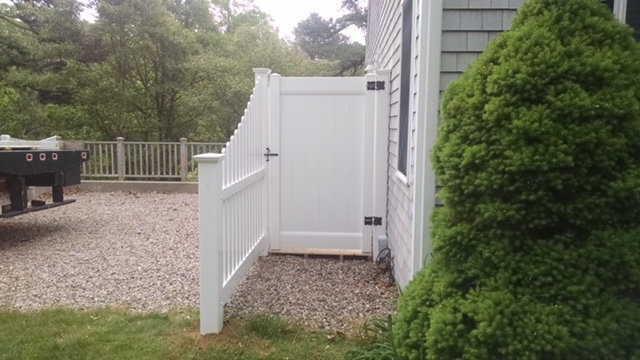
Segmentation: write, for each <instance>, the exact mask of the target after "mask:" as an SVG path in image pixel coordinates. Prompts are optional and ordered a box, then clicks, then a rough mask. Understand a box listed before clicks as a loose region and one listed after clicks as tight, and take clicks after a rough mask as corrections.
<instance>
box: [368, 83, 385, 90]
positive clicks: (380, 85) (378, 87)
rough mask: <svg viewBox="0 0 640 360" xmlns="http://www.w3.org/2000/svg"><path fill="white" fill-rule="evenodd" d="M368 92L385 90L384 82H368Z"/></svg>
mask: <svg viewBox="0 0 640 360" xmlns="http://www.w3.org/2000/svg"><path fill="white" fill-rule="evenodd" d="M367 90H373V91H375V90H384V81H367Z"/></svg>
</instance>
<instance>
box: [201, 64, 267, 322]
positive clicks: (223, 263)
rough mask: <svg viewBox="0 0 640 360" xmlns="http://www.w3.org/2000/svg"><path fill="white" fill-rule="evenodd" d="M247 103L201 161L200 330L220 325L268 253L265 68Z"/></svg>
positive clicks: (257, 71) (257, 77) (260, 71)
mask: <svg viewBox="0 0 640 360" xmlns="http://www.w3.org/2000/svg"><path fill="white" fill-rule="evenodd" d="M254 72H255V77H256V82H255V87H254V89H253V94H252V95H251V97H250V99H249V103H248V104H247V109H246V110H245V112H244V115H243V117H242V119H241V121H240V124H239V125H238V128H237V129H236V130H235V132H234V134H233V136H232V137H231V139H230V140H229V142H227V143H226V146H225V147H224V149H223V150H222V154H203V155H198V156H196V157H195V160H196V161H197V162H198V165H199V166H200V167H199V169H200V172H199V201H200V215H199V216H200V332H201V333H202V334H210V333H219V332H220V330H222V319H223V310H222V309H223V306H224V303H226V302H227V301H228V300H229V298H230V297H231V294H232V293H233V291H234V290H235V289H236V288H237V286H238V284H239V283H240V282H241V281H242V279H243V278H244V276H245V275H246V273H247V272H248V271H249V269H250V267H251V265H253V264H254V263H255V262H256V260H257V259H258V257H259V256H260V255H262V254H266V252H267V249H268V244H267V239H266V238H267V216H266V211H267V204H266V199H267V191H268V188H267V176H266V162H265V159H264V156H263V154H264V150H265V148H266V147H267V146H266V140H267V135H268V134H267V130H268V116H269V111H268V104H269V103H268V96H269V94H268V81H269V78H268V77H269V72H270V71H269V70H268V69H254Z"/></svg>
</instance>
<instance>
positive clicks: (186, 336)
mask: <svg viewBox="0 0 640 360" xmlns="http://www.w3.org/2000/svg"><path fill="white" fill-rule="evenodd" d="M198 326H199V319H198V315H197V312H196V311H183V312H180V311H174V312H170V313H168V314H149V315H136V314H132V313H130V312H127V311H125V310H118V309H103V310H92V311H75V310H64V309H57V310H44V311H38V312H17V311H2V310H0V359H2V360H4V359H52V360H55V359H65V360H66V359H69V360H72V359H83V360H85V359H86V360H89V359H176V360H177V359H212V360H214V359H220V360H222V359H225V360H231V359H246V360H249V359H280V360H284V359H291V360H294V359H305V360H307V359H343V358H345V355H346V354H347V352H348V351H349V350H351V349H354V348H356V347H357V346H360V345H361V344H362V339H358V338H347V337H346V336H342V335H339V334H332V333H327V332H320V331H314V330H310V329H307V328H303V327H300V326H297V325H293V324H290V323H288V322H286V321H284V320H283V319H281V318H279V317H277V316H273V315H267V314H265V315H259V316H255V317H252V318H249V319H242V320H241V319H236V320H231V321H229V322H228V323H226V324H225V327H224V329H223V331H222V333H221V334H217V335H208V336H206V337H202V336H200V334H199V327H198Z"/></svg>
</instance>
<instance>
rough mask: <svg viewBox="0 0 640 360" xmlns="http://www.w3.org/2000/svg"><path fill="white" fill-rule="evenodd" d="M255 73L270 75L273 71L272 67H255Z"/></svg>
mask: <svg viewBox="0 0 640 360" xmlns="http://www.w3.org/2000/svg"><path fill="white" fill-rule="evenodd" d="M253 73H254V74H256V75H269V74H270V73H271V69H268V68H253Z"/></svg>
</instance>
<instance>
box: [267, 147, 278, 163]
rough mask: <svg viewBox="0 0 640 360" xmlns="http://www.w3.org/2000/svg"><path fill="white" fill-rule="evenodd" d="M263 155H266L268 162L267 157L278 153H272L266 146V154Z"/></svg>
mask: <svg viewBox="0 0 640 360" xmlns="http://www.w3.org/2000/svg"><path fill="white" fill-rule="evenodd" d="M264 156H266V157H267V162H269V158H270V157H271V156H278V154H277V153H272V152H271V149H269V148H267V153H266V154H264Z"/></svg>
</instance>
